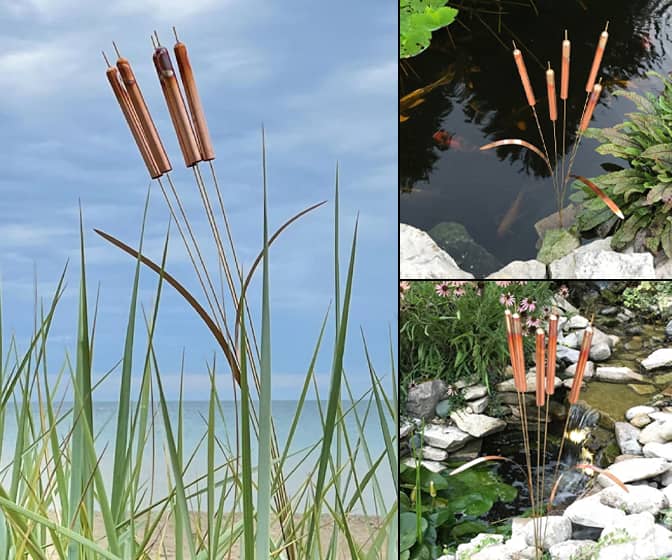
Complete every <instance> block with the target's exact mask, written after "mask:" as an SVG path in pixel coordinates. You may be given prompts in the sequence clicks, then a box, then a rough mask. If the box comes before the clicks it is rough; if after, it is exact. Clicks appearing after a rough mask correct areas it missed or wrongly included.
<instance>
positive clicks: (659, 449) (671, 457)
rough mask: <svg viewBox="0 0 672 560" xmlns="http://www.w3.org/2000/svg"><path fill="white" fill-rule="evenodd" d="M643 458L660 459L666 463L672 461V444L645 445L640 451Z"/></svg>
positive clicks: (652, 443)
mask: <svg viewBox="0 0 672 560" xmlns="http://www.w3.org/2000/svg"><path fill="white" fill-rule="evenodd" d="M642 452H643V453H644V457H660V458H661V459H665V460H666V461H672V443H657V442H655V441H652V442H650V443H647V444H646V445H645V446H644V448H643V449H642Z"/></svg>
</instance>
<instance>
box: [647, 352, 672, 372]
mask: <svg viewBox="0 0 672 560" xmlns="http://www.w3.org/2000/svg"><path fill="white" fill-rule="evenodd" d="M671 366H672V348H660V349H659V350H656V351H655V352H652V353H651V354H649V355H648V356H647V357H646V358H644V359H643V360H642V367H643V368H644V369H645V370H647V371H651V370H652V369H658V368H663V367H671Z"/></svg>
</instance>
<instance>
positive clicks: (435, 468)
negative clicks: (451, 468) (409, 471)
mask: <svg viewBox="0 0 672 560" xmlns="http://www.w3.org/2000/svg"><path fill="white" fill-rule="evenodd" d="M402 464H403V465H406V466H408V467H411V468H413V469H414V468H415V467H416V461H415V459H414V458H413V457H408V458H406V459H404V460H403V461H402ZM420 464H421V465H422V466H423V467H425V468H426V469H427V470H428V471H432V472H435V473H440V472H443V471H445V470H446V469H447V468H448V467H446V465H444V464H443V463H437V462H436V461H420Z"/></svg>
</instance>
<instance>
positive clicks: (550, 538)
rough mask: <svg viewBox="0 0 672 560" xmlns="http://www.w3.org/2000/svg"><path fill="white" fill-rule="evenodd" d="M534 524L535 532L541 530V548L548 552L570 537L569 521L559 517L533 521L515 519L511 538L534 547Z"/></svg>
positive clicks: (570, 527)
mask: <svg viewBox="0 0 672 560" xmlns="http://www.w3.org/2000/svg"><path fill="white" fill-rule="evenodd" d="M535 523H536V524H537V530H539V529H541V532H542V534H543V535H544V540H543V542H542V543H541V547H542V548H543V549H544V550H548V549H549V548H551V547H552V546H553V545H554V544H557V543H560V542H563V541H566V540H568V539H570V538H571V536H572V523H571V521H570V520H569V519H568V518H567V517H564V516H561V515H551V516H546V517H538V518H536V519H535V520H534V521H533V520H532V519H530V518H524V517H515V518H514V519H513V523H512V525H511V537H512V538H514V539H515V538H521V539H525V542H526V543H527V544H528V545H530V546H535V539H534V532H535V527H534V525H535Z"/></svg>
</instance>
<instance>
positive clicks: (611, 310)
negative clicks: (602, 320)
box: [600, 305, 618, 317]
mask: <svg viewBox="0 0 672 560" xmlns="http://www.w3.org/2000/svg"><path fill="white" fill-rule="evenodd" d="M617 313H618V307H614V306H613V305H612V306H610V307H605V308H604V309H601V310H600V315H604V316H605V317H613V316H614V315H616V314H617Z"/></svg>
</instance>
